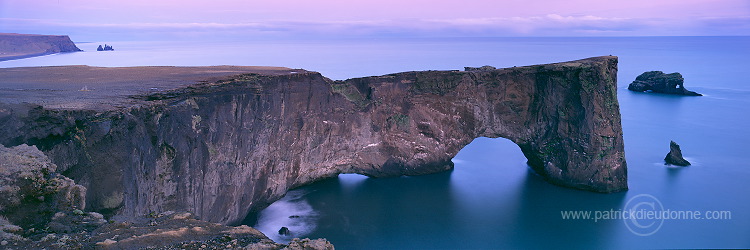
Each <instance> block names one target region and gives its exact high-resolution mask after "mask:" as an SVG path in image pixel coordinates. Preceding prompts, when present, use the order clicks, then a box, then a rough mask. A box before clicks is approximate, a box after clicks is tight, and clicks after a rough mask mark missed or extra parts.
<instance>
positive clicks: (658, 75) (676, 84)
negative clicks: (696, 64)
mask: <svg viewBox="0 0 750 250" xmlns="http://www.w3.org/2000/svg"><path fill="white" fill-rule="evenodd" d="M684 81H685V79H684V78H682V74H680V73H677V72H675V73H671V74H664V72H661V71H649V72H645V73H643V74H641V75H639V76H638V77H636V78H635V81H633V82H632V83H630V85H628V90H630V91H636V92H653V93H662V94H672V95H686V96H702V95H701V94H698V93H696V92H693V91H690V90H687V89H685V86H684V85H683V82H684Z"/></svg>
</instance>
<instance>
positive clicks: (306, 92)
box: [0, 56, 627, 224]
mask: <svg viewBox="0 0 750 250" xmlns="http://www.w3.org/2000/svg"><path fill="white" fill-rule="evenodd" d="M616 75H617V58H616V57H612V56H609V57H597V58H589V59H584V60H579V61H573V62H566V63H556V64H547V65H536V66H527V67H513V68H507V69H496V70H492V69H487V70H477V71H422V72H405V73H398V74H391V75H385V76H377V77H367V78H356V79H349V80H346V81H331V80H329V79H327V78H324V77H323V76H321V75H320V74H318V73H316V72H296V73H291V74H284V75H259V74H245V75H241V76H237V77H234V78H232V79H227V80H223V81H219V82H216V83H210V84H202V85H195V86H191V87H189V88H182V89H177V90H174V91H169V92H160V93H158V94H152V95H147V96H142V97H140V98H141V99H142V100H143V103H145V104H142V105H139V106H136V107H131V108H127V109H119V110H114V111H110V112H105V113H96V112H86V111H65V110H62V111H60V110H55V111H50V110H43V109H39V108H37V109H32V110H31V111H29V112H28V114H26V116H27V117H30V118H24V119H25V120H24V121H25V122H26V124H27V126H25V127H24V126H16V127H18V128H19V133H24V129H28V128H30V127H31V128H36V130H35V131H37V132H36V133H39V131H38V130H39V127H44V126H51V127H52V128H50V129H51V130H52V131H58V130H61V131H69V132H66V133H62V134H61V135H59V136H56V137H55V136H52V137H50V136H46V137H45V136H44V135H34V137H33V138H27V139H23V140H20V139H17V141H18V142H17V143H29V144H38V145H40V148H42V150H43V151H45V152H46V153H47V154H49V155H50V157H51V158H52V159H55V163H56V164H57V165H58V166H61V167H62V168H64V169H68V170H66V172H67V173H66V174H68V175H69V176H71V177H72V178H74V179H75V180H76V182H77V183H81V184H83V185H86V186H87V188H88V190H89V193H88V197H87V202H88V203H89V204H88V206H87V207H89V208H93V209H95V210H100V211H115V212H118V213H120V214H124V215H128V214H130V215H137V214H147V213H149V212H154V211H155V212H160V211H165V210H189V211H192V212H194V213H196V214H197V215H198V216H199V217H200V218H202V219H205V220H208V221H214V222H222V223H229V224H232V223H238V222H239V221H240V220H242V219H243V218H244V216H245V215H246V214H247V213H248V211H249V210H253V209H260V208H263V207H264V206H266V205H267V204H270V202H273V201H275V200H277V199H279V198H281V197H282V196H283V195H284V194H285V192H286V191H287V190H289V189H291V188H294V187H297V186H300V185H304V184H307V183H311V182H313V181H316V180H319V179H322V178H328V177H332V176H336V175H338V174H340V173H358V174H364V175H368V176H374V177H384V176H398V175H419V174H427V173H434V172H438V171H444V170H447V169H450V168H451V167H452V166H453V164H452V162H451V158H453V156H455V155H456V154H457V153H458V152H459V150H460V149H461V148H463V147H464V146H466V145H467V144H469V143H470V142H471V141H472V140H473V139H474V138H477V137H491V138H495V137H504V138H508V139H510V140H512V141H513V142H515V143H516V144H518V145H519V147H520V148H521V150H522V152H523V153H524V155H525V156H526V157H527V159H528V162H529V165H530V166H531V167H532V168H533V169H534V170H535V171H536V172H537V173H539V174H540V175H541V176H543V177H544V178H545V179H547V180H548V181H550V182H552V183H555V184H559V185H562V186H567V187H574V188H580V189H586V190H592V191H597V192H616V191H621V190H625V189H627V171H626V163H625V158H624V152H623V150H624V147H623V138H622V128H621V124H620V113H619V106H618V102H617V94H616V92H617V85H616V82H617V81H616ZM56 119H57V120H60V122H56V123H51V124H52V125H50V124H46V122H48V121H57V120H56ZM6 120H7V119H6ZM40 121H44V122H42V123H45V124H41V125H40V124H37V125H33V124H34V123H40ZM66 121H67V122H66ZM70 121H75V122H72V123H71V122H70ZM0 122H2V121H0ZM34 126H36V127H34ZM55 126H58V127H61V128H54V127H55ZM27 132H28V131H27ZM48 133H52V132H48ZM34 138H45V140H47V141H39V140H37V139H34ZM82 138H83V139H82ZM34 140H37V141H34ZM35 142H36V143H35ZM42 142H43V143H42ZM42 144H44V146H42Z"/></svg>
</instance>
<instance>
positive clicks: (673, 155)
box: [664, 141, 690, 167]
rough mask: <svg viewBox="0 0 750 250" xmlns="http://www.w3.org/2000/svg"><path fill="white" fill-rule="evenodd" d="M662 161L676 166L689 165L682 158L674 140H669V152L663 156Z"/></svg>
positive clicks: (678, 146)
mask: <svg viewBox="0 0 750 250" xmlns="http://www.w3.org/2000/svg"><path fill="white" fill-rule="evenodd" d="M664 162H666V164H669V165H676V166H683V167H685V166H690V162H688V161H687V160H685V158H682V150H680V145H678V144H677V143H676V142H674V141H670V142H669V153H668V154H667V156H666V157H664Z"/></svg>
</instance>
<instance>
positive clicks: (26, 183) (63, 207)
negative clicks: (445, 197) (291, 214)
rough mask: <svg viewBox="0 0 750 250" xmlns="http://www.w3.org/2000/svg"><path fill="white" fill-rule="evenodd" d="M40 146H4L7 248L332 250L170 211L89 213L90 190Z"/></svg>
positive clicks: (1, 220)
mask: <svg viewBox="0 0 750 250" xmlns="http://www.w3.org/2000/svg"><path fill="white" fill-rule="evenodd" d="M56 167H57V166H55V164H54V163H52V162H50V160H49V159H48V158H47V157H46V156H45V155H44V154H43V153H42V152H41V151H39V150H38V149H36V147H34V146H27V145H19V146H16V147H13V148H5V147H2V146H0V195H1V196H2V197H3V199H1V200H0V248H3V249H30V248H33V249H43V248H47V249H89V248H104V249H142V248H150V249H227V248H248V249H333V245H331V244H330V243H329V242H328V241H326V240H324V239H317V240H310V239H294V240H292V242H290V243H289V244H278V243H275V242H273V241H271V240H270V239H268V238H267V237H266V236H265V235H263V233H261V232H259V231H257V230H255V229H253V228H251V227H248V226H237V227H232V226H225V225H221V224H217V223H210V222H206V221H201V220H198V219H196V218H195V216H194V215H193V214H191V213H189V212H181V213H180V212H173V211H166V212H162V213H159V214H156V213H151V214H147V215H142V216H140V217H131V218H127V219H123V218H119V217H117V216H115V217H112V218H110V219H108V220H107V219H105V217H104V216H103V215H102V214H100V213H96V212H84V210H85V195H86V188H84V187H83V186H80V185H77V184H75V182H74V181H73V180H71V179H69V178H67V177H65V176H62V175H60V174H58V173H56V172H55V170H56Z"/></svg>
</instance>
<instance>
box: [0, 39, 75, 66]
mask: <svg viewBox="0 0 750 250" xmlns="http://www.w3.org/2000/svg"><path fill="white" fill-rule="evenodd" d="M76 51H81V50H80V49H78V47H76V45H75V44H74V43H73V41H71V40H70V37H68V36H50V35H29V34H13V33H0V61H4V60H12V59H19V58H24V57H32V56H41V55H47V54H54V53H60V52H76Z"/></svg>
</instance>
